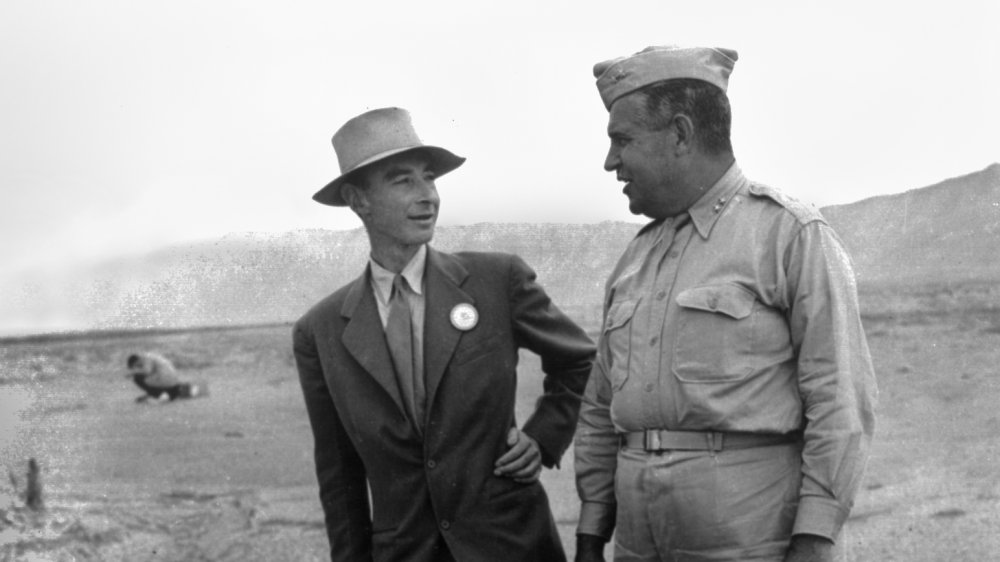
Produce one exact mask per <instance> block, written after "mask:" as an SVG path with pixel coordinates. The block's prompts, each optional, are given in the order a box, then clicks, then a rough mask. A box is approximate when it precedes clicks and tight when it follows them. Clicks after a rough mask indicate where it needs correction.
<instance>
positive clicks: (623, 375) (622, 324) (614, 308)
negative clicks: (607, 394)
mask: <svg viewBox="0 0 1000 562" xmlns="http://www.w3.org/2000/svg"><path fill="white" fill-rule="evenodd" d="M638 305H639V300H638V299H636V300H622V301H615V302H612V303H611V306H610V307H608V315H607V319H606V320H605V322H604V339H605V341H607V344H608V354H609V359H610V372H609V373H608V378H609V380H610V382H611V387H612V388H613V389H614V390H619V389H620V388H621V387H622V386H623V385H624V384H625V381H626V380H627V379H628V371H629V358H630V356H631V346H632V344H631V340H632V317H633V316H635V309H636V307H637V306H638Z"/></svg>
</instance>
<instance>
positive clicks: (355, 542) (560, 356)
mask: <svg viewBox="0 0 1000 562" xmlns="http://www.w3.org/2000/svg"><path fill="white" fill-rule="evenodd" d="M368 275H369V274H368V272H367V270H366V272H365V274H363V275H362V276H361V277H359V278H358V279H356V280H355V281H354V282H352V283H349V284H348V285H346V286H344V287H342V288H341V289H340V290H338V291H337V292H335V293H334V294H332V295H330V296H329V297H327V298H326V299H324V300H323V301H321V302H320V303H319V304H317V305H316V306H315V307H313V308H312V309H311V310H310V311H309V312H308V313H306V314H305V315H304V316H303V317H302V318H301V319H300V320H299V321H298V322H297V323H296V325H295V330H294V345H295V359H296V363H297V365H298V369H299V378H300V381H301V383H302V389H303V392H304V394H305V401H306V408H307V410H308V413H309V420H310V422H311V424H312V429H313V435H314V438H315V458H316V473H317V476H318V479H319V485H320V500H321V502H322V504H323V509H324V512H325V514H326V527H327V532H328V534H329V539H330V548H331V558H332V559H333V560H345V561H347V560H351V561H354V560H407V561H420V560H433V559H434V554H433V553H432V549H433V547H434V545H435V543H436V542H437V541H439V540H441V539H442V538H443V540H444V541H445V542H446V543H447V545H448V548H449V550H450V551H451V553H452V554H453V555H454V557H455V558H456V559H457V560H460V561H462V560H518V561H519V562H523V561H530V560H538V561H543V560H544V561H547V562H548V561H552V560H561V559H563V558H564V555H563V550H562V545H561V543H560V540H559V535H558V533H557V532H556V527H555V524H554V522H553V520H552V514H551V510H550V509H549V505H548V498H547V497H546V495H545V491H544V490H543V489H542V487H541V485H540V484H539V483H537V482H536V483H534V484H527V485H525V484H518V483H516V482H514V480H512V479H510V478H507V477H497V476H494V475H493V468H494V467H493V463H494V462H495V461H496V459H497V458H499V457H500V456H501V455H502V454H503V453H504V452H505V451H506V450H507V449H508V447H507V445H506V443H505V437H506V435H507V431H508V430H509V429H510V428H511V427H512V426H514V425H515V424H516V420H515V419H514V405H515V399H516V386H517V373H516V366H517V359H518V349H519V348H521V347H523V348H527V349H530V350H531V351H534V352H535V353H537V354H538V355H539V356H540V357H541V359H542V368H543V370H544V371H545V374H546V375H545V379H544V383H543V385H544V394H543V395H542V396H541V397H540V398H539V400H538V402H537V406H536V409H535V412H534V414H533V415H532V416H531V418H530V419H529V420H528V421H527V423H525V424H524V427H523V431H524V432H525V433H527V434H528V435H530V436H531V437H533V438H534V439H535V440H537V441H538V444H539V446H540V448H541V449H542V456H543V462H544V464H545V465H546V466H549V467H551V466H553V465H554V464H555V463H556V462H557V461H558V459H559V458H560V457H561V456H562V454H563V452H564V451H565V450H566V448H567V446H568V445H569V443H570V441H571V440H572V437H573V432H574V428H575V426H576V419H577V411H578V408H579V396H580V395H582V393H583V389H584V387H585V386H586V380H587V376H588V374H589V371H590V365H591V360H592V358H593V355H594V346H593V343H592V342H591V340H590V339H589V338H588V337H587V336H586V335H585V334H584V332H583V331H582V330H581V329H580V328H579V327H577V326H576V325H575V324H574V323H573V322H572V321H571V320H569V319H568V318H567V317H566V316H565V315H564V314H563V313H562V312H561V311H559V310H558V309H557V308H556V307H555V306H554V305H553V304H552V302H551V301H550V300H549V298H548V296H547V295H546V294H545V292H544V290H543V289H542V288H541V287H540V286H539V285H538V284H537V283H535V275H534V272H533V271H531V269H530V268H529V267H528V266H527V265H525V263H524V262H523V261H521V259H520V258H518V257H516V256H512V255H506V254H486V253H459V254H454V255H451V254H444V253H440V252H437V251H434V250H432V249H429V251H428V254H427V267H426V270H425V280H424V287H425V291H424V295H425V298H426V301H425V302H426V317H425V327H424V348H425V352H424V361H425V377H426V388H427V407H426V418H425V426H424V427H425V429H424V437H423V438H420V436H418V435H417V434H416V433H415V431H414V430H413V428H412V425H411V424H410V423H409V422H408V421H407V417H406V414H405V412H404V409H403V405H402V401H401V398H400V392H399V388H398V386H397V383H396V379H395V375H394V373H393V368H392V363H391V360H390V356H389V351H388V347H387V345H386V341H385V335H384V331H383V329H382V324H381V321H380V320H379V315H378V309H377V305H376V303H375V297H374V295H373V294H372V289H371V285H370V282H369V278H368ZM460 303H468V304H471V305H473V306H474V307H475V308H476V310H477V311H478V312H479V322H478V324H477V325H476V326H475V327H474V328H473V329H471V330H468V331H461V330H459V329H457V328H455V327H454V326H453V325H452V324H451V322H450V320H449V315H450V312H451V310H452V308H453V307H454V306H455V305H457V304H460ZM369 488H370V502H369Z"/></svg>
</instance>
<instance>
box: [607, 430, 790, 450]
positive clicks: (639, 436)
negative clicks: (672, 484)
mask: <svg viewBox="0 0 1000 562" xmlns="http://www.w3.org/2000/svg"><path fill="white" fill-rule="evenodd" d="M621 437H622V446H624V447H628V448H630V449H643V450H646V451H669V450H675V451H722V450H723V449H749V448H751V447H767V446H769V445H781V444H784V443H793V442H795V441H798V440H799V438H800V433H798V432H792V433H741V432H734V431H671V430H669V429H647V430H645V431H631V432H629V433H623V434H622V436H621Z"/></svg>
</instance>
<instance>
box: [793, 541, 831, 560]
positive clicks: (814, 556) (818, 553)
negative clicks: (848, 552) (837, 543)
mask: <svg viewBox="0 0 1000 562" xmlns="http://www.w3.org/2000/svg"><path fill="white" fill-rule="evenodd" d="M832 561H833V541H831V540H830V539H828V538H825V537H819V536H816V535H795V536H793V537H792V544H791V545H790V546H789V547H788V553H787V554H785V562H832Z"/></svg>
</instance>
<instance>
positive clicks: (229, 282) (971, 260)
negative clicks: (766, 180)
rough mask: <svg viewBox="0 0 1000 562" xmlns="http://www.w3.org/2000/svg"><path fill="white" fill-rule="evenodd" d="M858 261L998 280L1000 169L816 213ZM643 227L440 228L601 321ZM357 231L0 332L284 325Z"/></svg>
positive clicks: (64, 296)
mask: <svg viewBox="0 0 1000 562" xmlns="http://www.w3.org/2000/svg"><path fill="white" fill-rule="evenodd" d="M821 211H822V212H823V214H824V215H825V216H826V217H827V218H828V220H829V221H830V223H831V224H832V225H833V226H834V227H835V228H836V230H837V231H838V233H839V234H840V236H841V237H842V238H843V240H844V243H845V245H846V246H847V248H848V250H849V251H850V253H851V255H852V256H853V259H854V262H855V265H856V269H857V273H858V278H859V281H860V282H861V284H862V286H865V285H866V284H868V285H872V284H880V283H907V284H911V285H918V284H922V283H939V282H944V281H951V280H953V281H963V282H964V281H970V280H980V281H983V280H986V281H991V280H996V281H1000V164H993V165H991V166H989V167H987V168H986V169H984V170H982V171H979V172H976V173H973V174H969V175H966V176H962V177H958V178H953V179H949V180H946V181H943V182H941V183H938V184H935V185H932V186H929V187H925V188H921V189H915V190H912V191H908V192H905V193H901V194H897V195H888V196H882V197H874V198H871V199H865V200H863V201H858V202H856V203H851V204H848V205H838V206H832V207H825V208H823V209H821ZM639 228H640V225H639V224H637V223H624V222H604V223H599V224H588V225H565V224H495V223H483V224H475V225H469V226H453V227H440V228H438V231H437V234H436V236H435V241H434V246H435V247H437V248H438V249H441V250H445V251H457V250H461V249H466V250H493V251H504V252H513V253H516V254H519V255H520V256H522V257H523V258H524V259H525V261H527V262H528V263H529V264H530V265H531V266H532V267H533V268H534V269H535V270H536V272H537V273H538V277H539V280H540V281H541V282H542V284H543V285H544V286H545V287H546V288H547V289H548V291H549V293H550V294H551V295H552V297H553V299H554V300H555V301H556V302H557V303H559V304H560V305H561V306H562V307H563V308H565V309H567V311H568V312H570V313H571V314H573V315H574V316H575V317H576V318H578V319H580V320H583V321H587V322H590V321H593V320H595V319H596V315H597V314H599V312H598V308H597V305H598V303H600V300H601V295H602V291H603V284H604V280H605V278H606V276H607V275H608V273H609V272H610V270H611V268H612V267H613V266H614V263H615V261H616V260H617V259H618V256H619V255H620V254H621V251H622V250H623V249H624V247H625V246H626V244H627V243H628V241H629V240H630V239H631V238H632V237H633V236H634V235H635V233H636V232H637V231H638V229H639ZM367 253H368V242H367V237H366V235H365V233H364V231H363V230H362V229H356V230H352V231H326V230H304V231H294V232H286V233H280V234H261V233H243V234H232V235H229V236H226V237H224V238H222V239H220V240H217V241H213V242H206V243H201V244H191V245H186V246H178V247H170V248H166V249H163V250H160V251H157V252H154V253H152V254H149V255H148V256H145V257H142V258H123V259H119V260H115V261H112V262H108V263H105V264H103V265H100V266H97V267H92V268H86V269H83V270H79V271H76V270H74V271H71V272H68V273H67V274H66V275H65V276H62V277H60V278H59V279H52V278H41V277H39V278H31V277H26V278H23V279H18V280H15V281H13V282H11V283H8V284H7V285H6V286H2V287H0V295H3V298H2V299H0V335H3V331H8V332H9V331H11V330H12V329H13V330H16V331H22V332H23V330H19V329H18V328H19V326H24V327H28V328H29V329H31V328H33V329H34V331H39V329H40V330H52V329H87V328H171V327H187V326H218V325H243V324H251V323H268V322H286V321H290V320H293V319H295V318H297V317H298V316H299V315H301V314H302V313H303V312H304V311H305V310H307V309H308V307H309V306H311V305H312V303H314V302H316V301H317V300H318V299H319V298H321V297H322V296H324V295H326V294H329V293H330V292H331V291H333V290H334V289H336V288H337V287H339V286H341V285H343V284H344V283H346V282H348V281H350V280H351V279H353V278H354V277H356V276H357V275H358V274H359V272H360V271H361V270H362V267H363V265H364V263H365V260H366V259H367Z"/></svg>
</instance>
